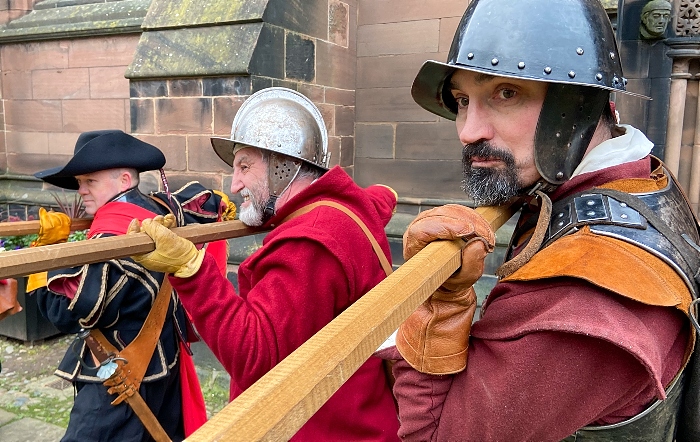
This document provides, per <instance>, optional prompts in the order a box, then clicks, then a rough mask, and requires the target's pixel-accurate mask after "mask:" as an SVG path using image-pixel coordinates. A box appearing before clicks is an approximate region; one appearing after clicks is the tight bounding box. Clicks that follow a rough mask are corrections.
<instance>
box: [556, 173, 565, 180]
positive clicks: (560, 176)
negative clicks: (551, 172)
mask: <svg viewBox="0 0 700 442" xmlns="http://www.w3.org/2000/svg"><path fill="white" fill-rule="evenodd" d="M562 178H564V172H557V179H558V180H560V179H562Z"/></svg>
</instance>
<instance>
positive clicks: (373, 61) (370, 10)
mask: <svg viewBox="0 0 700 442" xmlns="http://www.w3.org/2000/svg"><path fill="white" fill-rule="evenodd" d="M468 4H469V1H468V0H441V1H432V2H425V1H423V0H403V1H399V0H360V1H359V5H358V10H359V16H358V30H357V84H356V109H357V110H356V115H357V119H356V125H355V137H356V151H355V169H356V173H355V179H356V180H357V181H358V182H360V183H361V184H369V183H370V182H372V181H374V180H376V179H377V177H387V178H386V179H385V182H386V183H387V184H389V185H391V186H393V187H394V188H395V189H396V190H397V192H398V193H399V195H400V196H414V197H423V198H456V199H464V195H463V194H462V193H461V191H460V190H459V180H460V179H461V172H460V167H461V166H460V161H459V158H460V154H461V146H460V144H459V141H458V140H457V135H456V129H455V127H454V123H452V122H450V121H448V120H445V119H442V118H439V117H437V116H435V115H433V114H430V113H428V112H427V111H425V110H423V109H422V108H420V107H419V106H418V105H417V104H415V102H414V101H413V99H412V98H411V93H410V89H411V84H412V83H413V79H414V78H415V75H416V73H417V72H418V70H419V69H420V66H421V65H422V64H423V62H424V61H426V60H428V59H432V60H438V61H443V62H444V61H445V60H446V58H447V51H448V50H449V48H450V44H451V42H452V37H453V35H454V32H455V29H456V28H457V24H458V23H459V20H460V18H461V17H462V14H463V13H464V10H465V9H466V7H467V5H468Z"/></svg>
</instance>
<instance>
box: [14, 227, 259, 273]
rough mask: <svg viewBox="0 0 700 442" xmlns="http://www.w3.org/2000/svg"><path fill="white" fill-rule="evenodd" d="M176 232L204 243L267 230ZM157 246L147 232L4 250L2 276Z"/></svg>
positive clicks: (191, 229)
mask: <svg viewBox="0 0 700 442" xmlns="http://www.w3.org/2000/svg"><path fill="white" fill-rule="evenodd" d="M173 231H174V232H175V233H177V234H178V235H180V236H182V237H183V238H187V239H189V240H191V241H192V242H193V243H195V244H201V243H205V242H209V241H216V240H219V239H228V238H238V237H241V236H246V235H252V234H254V233H258V232H262V231H263V230H262V229H259V228H252V227H248V226H246V225H245V224H243V223H242V222H240V221H222V222H217V223H211V224H192V225H189V226H185V227H176V228H174V229H173ZM154 249H155V246H154V244H153V240H151V238H150V237H149V236H148V235H146V234H145V233H138V234H134V235H121V236H110V237H108V238H98V239H91V240H88V241H76V242H70V243H63V244H54V245H50V246H42V247H33V248H29V249H22V250H12V251H8V252H3V253H0V279H4V278H11V277H14V276H24V275H29V274H32V273H37V272H43V271H46V270H55V269H62V268H67V267H74V266H77V265H82V264H92V263H95V262H103V261H107V260H109V259H116V258H125V257H127V256H132V255H138V254H142V253H147V252H150V251H152V250H154Z"/></svg>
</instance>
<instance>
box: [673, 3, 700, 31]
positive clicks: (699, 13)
mask: <svg viewBox="0 0 700 442" xmlns="http://www.w3.org/2000/svg"><path fill="white" fill-rule="evenodd" d="M676 34H677V35H679V36H690V35H698V34H700V0H681V2H680V5H679V7H678V18H677V19H676Z"/></svg>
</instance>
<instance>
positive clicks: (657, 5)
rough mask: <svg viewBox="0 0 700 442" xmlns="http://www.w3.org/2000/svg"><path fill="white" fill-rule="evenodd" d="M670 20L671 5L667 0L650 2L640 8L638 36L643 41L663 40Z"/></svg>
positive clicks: (652, 0)
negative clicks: (640, 16)
mask: <svg viewBox="0 0 700 442" xmlns="http://www.w3.org/2000/svg"><path fill="white" fill-rule="evenodd" d="M670 20H671V3H670V2H669V1H668V0H651V1H649V2H648V3H647V4H646V5H644V8H642V18H641V24H640V26H639V35H640V36H641V37H642V39H644V40H654V39H658V38H663V36H664V33H665V32H666V26H668V22H669V21H670Z"/></svg>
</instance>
